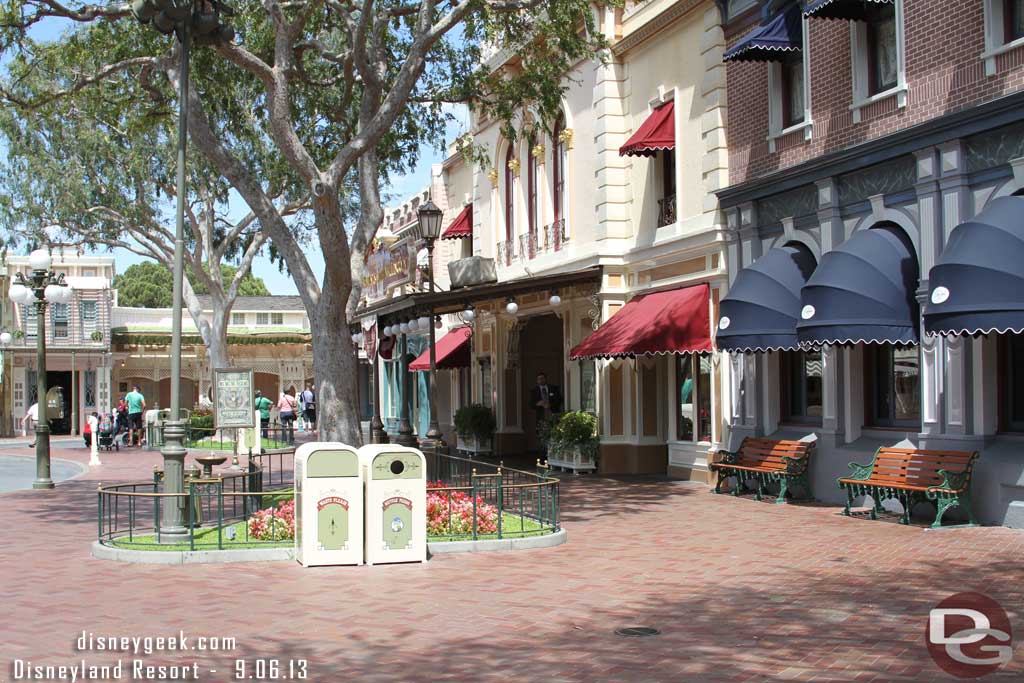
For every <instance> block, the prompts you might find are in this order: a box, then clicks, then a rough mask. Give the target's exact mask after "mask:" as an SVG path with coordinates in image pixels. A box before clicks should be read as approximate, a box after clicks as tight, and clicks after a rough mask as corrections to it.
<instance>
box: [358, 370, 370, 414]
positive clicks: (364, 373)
mask: <svg viewBox="0 0 1024 683" xmlns="http://www.w3.org/2000/svg"><path fill="white" fill-rule="evenodd" d="M358 386H359V417H360V419H362V420H369V419H370V417H371V416H372V415H373V372H371V370H370V364H369V363H367V362H364V361H360V363H359V385H358Z"/></svg>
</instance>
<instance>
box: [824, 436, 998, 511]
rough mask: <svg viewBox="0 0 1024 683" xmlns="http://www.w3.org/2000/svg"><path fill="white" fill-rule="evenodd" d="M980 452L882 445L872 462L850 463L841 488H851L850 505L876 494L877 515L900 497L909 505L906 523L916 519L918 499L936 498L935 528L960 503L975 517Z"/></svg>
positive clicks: (847, 495)
mask: <svg viewBox="0 0 1024 683" xmlns="http://www.w3.org/2000/svg"><path fill="white" fill-rule="evenodd" d="M977 459H978V453H977V452H974V453H965V452H962V451H925V450H918V449H913V448H884V447H883V448H879V449H878V450H877V451H875V457H874V458H872V460H871V463H870V464H867V465H860V464H857V463H854V462H851V463H850V470H851V472H850V475H849V476H847V477H840V478H839V479H837V480H836V483H838V484H839V488H841V489H846V509H844V510H843V514H844V515H849V514H850V506H851V505H853V499H854V497H856V496H870V497H871V498H872V500H874V503H875V504H874V506H873V507H872V508H871V519H878V513H879V512H881V511H882V501H883V500H885V499H887V498H888V499H892V500H898V501H899V502H900V503H901V504H902V505H903V516H902V517H901V518H900V523H901V524H910V511H911V509H913V507H914V505H916V504H917V503H920V502H923V501H925V500H930V501H932V502H934V503H935V508H936V513H935V522H934V523H932V528H933V529H936V528H938V527H940V526H942V516H943V515H944V514H946V510H948V509H949V508H951V507H953V506H954V505H956V506H959V507H961V508H963V509H964V510H966V512H967V517H968V519H969V520H970V523H971V524H972V525H973V524H976V522H975V521H974V513H973V512H972V511H971V488H970V487H971V471H972V470H973V469H974V462H975V461H976V460H977Z"/></svg>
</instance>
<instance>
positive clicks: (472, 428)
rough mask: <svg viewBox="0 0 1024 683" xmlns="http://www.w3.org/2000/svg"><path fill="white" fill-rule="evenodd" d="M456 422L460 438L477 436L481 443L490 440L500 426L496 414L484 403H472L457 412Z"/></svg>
mask: <svg viewBox="0 0 1024 683" xmlns="http://www.w3.org/2000/svg"><path fill="white" fill-rule="evenodd" d="M454 422H455V431H456V432H458V434H459V436H463V437H467V436H475V437H476V438H477V440H480V441H483V440H485V439H490V438H491V436H492V435H493V434H494V430H495V429H496V428H497V426H498V421H497V420H495V419H494V412H493V411H492V410H491V409H490V408H488V407H487V406H485V405H484V404H482V403H471V404H469V405H468V406H463V407H461V408H459V409H458V410H456V411H455V419H454Z"/></svg>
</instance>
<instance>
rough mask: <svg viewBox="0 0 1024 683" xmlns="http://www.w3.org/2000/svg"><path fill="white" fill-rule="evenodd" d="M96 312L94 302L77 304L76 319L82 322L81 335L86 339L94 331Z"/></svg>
mask: <svg viewBox="0 0 1024 683" xmlns="http://www.w3.org/2000/svg"><path fill="white" fill-rule="evenodd" d="M96 310H97V303H96V302H95V301H80V302H78V317H79V318H80V319H81V321H82V335H83V336H84V337H88V336H89V335H91V334H92V333H93V332H95V331H96V327H97V325H96V317H97V315H96Z"/></svg>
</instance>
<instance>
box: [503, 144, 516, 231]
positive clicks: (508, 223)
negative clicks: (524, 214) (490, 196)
mask: <svg viewBox="0 0 1024 683" xmlns="http://www.w3.org/2000/svg"><path fill="white" fill-rule="evenodd" d="M515 159H516V157H515V154H513V151H512V145H509V147H508V152H506V154H505V240H506V241H507V242H508V243H509V248H511V246H512V240H513V239H515V235H516V201H515V196H516V195H515V181H516V174H515V170H514V169H515V164H514V163H513V162H514V161H515Z"/></svg>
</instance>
